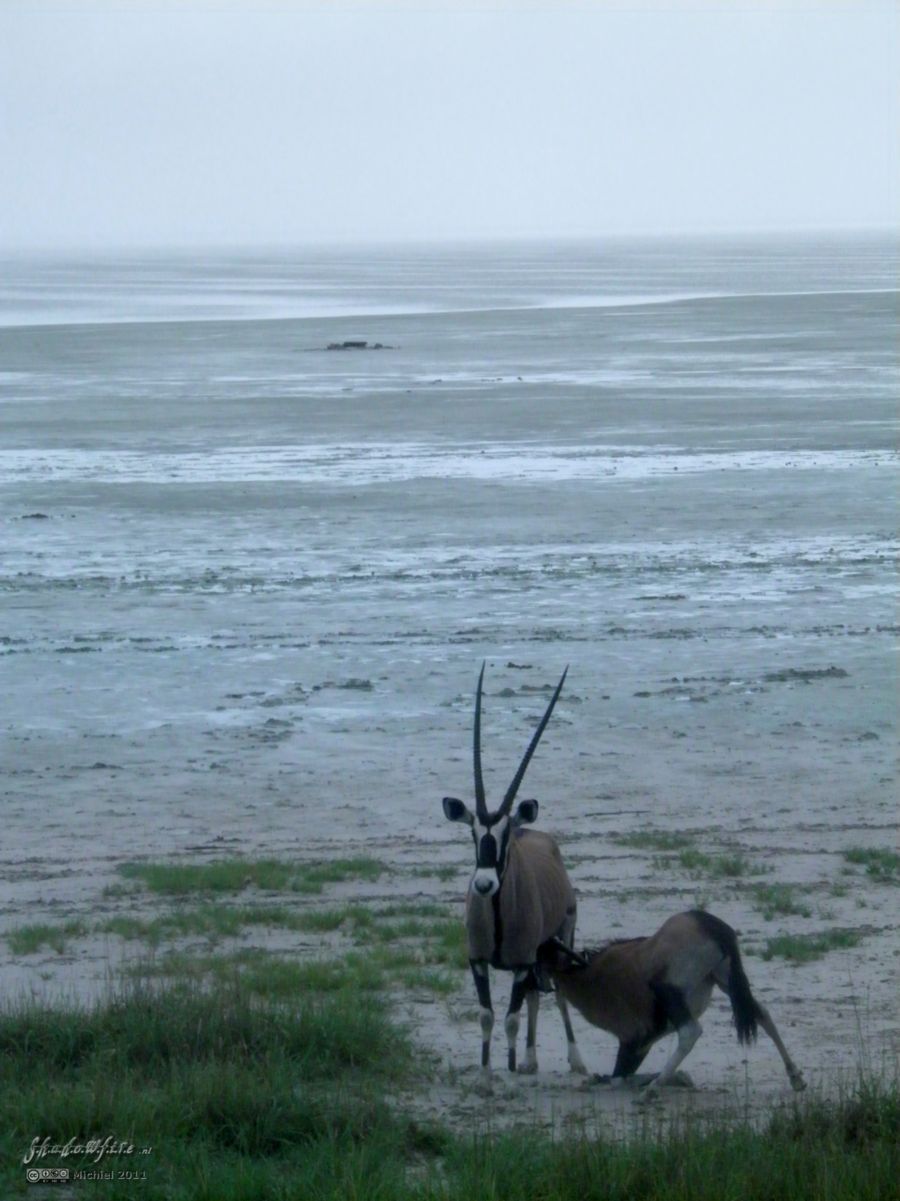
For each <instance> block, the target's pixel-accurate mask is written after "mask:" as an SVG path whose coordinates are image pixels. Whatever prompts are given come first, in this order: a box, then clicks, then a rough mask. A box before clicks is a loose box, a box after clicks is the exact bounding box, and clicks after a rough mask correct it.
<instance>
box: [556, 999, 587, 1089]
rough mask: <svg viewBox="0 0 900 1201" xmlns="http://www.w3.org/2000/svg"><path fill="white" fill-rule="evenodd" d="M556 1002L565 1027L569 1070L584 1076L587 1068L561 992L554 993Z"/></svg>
mask: <svg viewBox="0 0 900 1201" xmlns="http://www.w3.org/2000/svg"><path fill="white" fill-rule="evenodd" d="M556 1004H557V1005H558V1006H559V1012H560V1013H561V1014H562V1020H563V1025H564V1026H565V1028H566V1043H567V1046H568V1054H569V1071H571V1072H578V1074H579V1075H580V1076H586V1075H587V1074H588V1070H587V1068H586V1067H585V1065H584V1060H583V1059H582V1058H581V1052H580V1051H579V1050H578V1044H577V1043H576V1042H575V1032H574V1031H573V1029H572V1020H571V1018H570V1017H569V1007H568V1005H567V1004H566V999H565V997H564V996H563V995H562V993H559V992H558V993H557V994H556Z"/></svg>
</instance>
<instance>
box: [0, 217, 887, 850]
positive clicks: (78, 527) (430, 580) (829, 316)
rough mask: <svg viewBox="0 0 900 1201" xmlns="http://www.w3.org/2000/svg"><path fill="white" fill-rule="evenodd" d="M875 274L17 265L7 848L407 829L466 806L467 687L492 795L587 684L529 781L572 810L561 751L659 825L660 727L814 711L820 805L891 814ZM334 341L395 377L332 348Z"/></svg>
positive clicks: (643, 252)
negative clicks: (459, 800) (335, 809)
mask: <svg viewBox="0 0 900 1201" xmlns="http://www.w3.org/2000/svg"><path fill="white" fill-rule="evenodd" d="M895 264H896V246H895V244H892V243H889V242H887V241H885V240H884V239H877V238H857V239H850V240H846V239H845V240H840V239H835V238H832V239H821V238H820V239H805V240H793V241H791V240H788V239H775V240H768V241H766V240H753V241H744V242H727V241H696V242H689V241H682V242H677V243H676V242H671V243H668V242H664V241H654V242H635V243H629V242H616V243H613V244H611V245H609V246H603V245H590V246H586V245H579V244H574V243H573V244H563V245H550V246H540V245H529V246H522V247H516V246H512V245H510V246H496V247H491V246H485V247H460V248H447V247H443V248H431V249H429V248H419V249H409V248H406V249H402V250H401V249H397V248H393V249H392V248H381V249H373V250H370V251H364V250H354V251H338V250H335V251H331V252H328V251H317V252H315V253H312V252H310V253H302V252H298V251H290V252H284V253H275V252H272V253H270V254H265V255H256V256H250V255H247V256H233V255H232V256H229V255H224V254H223V255H209V256H205V257H202V258H201V257H199V256H189V255H169V256H163V255H158V256H146V257H137V256H132V257H129V258H125V257H122V258H118V259H113V258H109V259H105V260H90V261H89V260H75V259H72V260H66V261H62V260H54V259H50V258H45V259H42V260H39V261H25V260H16V261H14V262H7V263H6V264H4V268H5V269H4V272H3V279H4V281H5V282H4V283H3V285H2V290H0V326H2V328H0V429H2V440H0V505H2V561H0V592H2V598H3V627H2V630H0V659H2V667H3V677H4V688H3V690H2V693H0V729H2V731H3V736H4V743H5V747H4V755H3V782H2V797H0V804H2V810H3V814H4V825H5V831H6V839H7V841H6V847H7V851H6V854H5V855H4V858H5V859H6V860H7V862H8V863H9V862H12V861H14V860H17V859H20V858H21V857H23V856H26V855H33V856H35V857H37V858H38V859H40V858H42V857H43V856H45V855H47V854H50V857H51V858H54V857H55V856H57V855H63V854H64V851H63V848H64V847H65V846H66V845H67V844H68V843H71V841H72V840H73V839H74V840H76V841H79V855H78V857H79V860H83V862H84V863H85V864H86V865H87V864H90V863H101V862H104V861H105V860H106V859H107V858H108V857H110V856H113V857H115V856H121V855H125V854H129V853H136V852H142V851H146V852H148V853H150V852H156V851H159V850H161V849H178V848H180V847H183V846H187V845H188V844H189V843H191V841H192V840H193V841H196V839H197V837H201V838H202V837H204V836H206V835H209V836H210V837H213V836H217V835H221V836H227V837H231V836H234V837H237V838H239V839H242V840H249V841H250V842H255V843H258V844H259V845H270V844H272V845H277V844H279V843H280V842H281V840H283V839H284V838H286V837H288V838H291V839H294V840H296V841H297V843H298V844H299V845H301V846H304V845H313V844H315V843H316V842H317V840H325V841H328V840H329V839H330V840H332V842H335V841H336V842H340V841H341V840H342V839H347V840H353V839H355V838H358V837H360V836H361V835H362V836H376V835H379V836H384V837H390V836H393V835H394V834H395V833H397V832H399V831H408V830H410V829H411V823H413V824H414V825H416V826H421V828H422V829H423V830H425V829H427V828H428V827H429V826H430V824H431V821H430V819H431V818H432V817H436V815H437V811H436V809H435V802H436V799H437V798H439V796H440V795H441V793H442V792H443V791H448V790H449V791H461V792H462V793H463V795H466V794H467V790H468V789H469V787H470V783H469V779H468V771H469V769H468V759H467V756H468V751H467V746H468V740H469V738H470V733H469V721H470V712H471V693H472V688H473V685H474V680H475V676H476V674H477V669H478V665H479V664H480V662H481V659H482V658H484V657H487V658H488V659H489V660H491V662H492V665H493V666H492V669H491V672H490V673H489V676H488V706H489V712H488V714H487V716H486V721H489V722H490V723H491V729H492V733H491V738H492V739H493V742H492V752H491V753H492V754H494V756H495V759H496V761H497V769H496V770H497V771H498V772H499V773H504V772H507V771H511V770H512V765H513V762H514V760H515V758H516V756H517V754H518V753H519V748H520V745H521V743H522V741H523V739H524V738H525V737H526V736H527V731H528V728H529V725H530V723H531V722H532V721H534V720H536V716H537V713H538V712H539V710H540V705H541V703H542V702H541V696H542V693H541V689H542V688H544V687H546V686H547V685H549V683H550V682H552V681H554V680H555V679H556V678H557V677H558V675H559V673H560V672H561V670H562V668H563V666H564V665H565V664H566V663H567V662H571V664H572V668H571V672H570V677H569V684H568V687H567V691H566V693H565V694H564V697H563V701H562V702H561V705H560V709H559V716H558V719H556V720H555V725H554V729H553V731H552V732H551V733H548V735H547V740H548V744H549V745H550V746H553V747H555V748H556V750H555V752H554V754H552V755H551V754H550V753H549V752H548V753H547V754H546V758H547V760H548V761H549V762H548V766H547V768H546V769H543V768H542V767H540V766H539V764H540V760H541V756H539V757H538V760H537V761H536V764H535V768H533V769H532V772H533V773H534V775H535V777H536V779H535V784H534V787H535V788H537V789H538V790H544V791H546V790H547V789H548V788H549V789H551V790H552V788H553V787H554V782H555V775H554V767H553V761H554V757H555V759H556V763H557V769H559V768H558V765H559V757H560V756H564V757H565V759H566V765H565V774H566V778H567V780H570V781H571V787H572V788H573V789H574V790H575V793H576V795H575V798H574V801H573V805H572V809H573V812H580V811H581V808H582V806H580V798H581V797H583V796H591V795H595V794H596V791H597V776H596V769H597V763H596V762H595V761H594V760H591V762H590V763H586V764H584V768H585V770H584V771H582V772H581V774H580V775H579V766H580V765H579V762H578V758H577V756H578V755H579V754H581V755H582V756H586V755H588V756H589V755H595V756H599V757H601V758H602V756H603V755H604V754H606V753H608V754H610V755H611V754H613V751H612V750H610V749H609V748H610V747H612V746H619V750H620V754H621V755H623V756H625V758H628V757H631V758H632V762H631V763H622V764H621V767H620V769H619V770H620V777H621V779H620V784H621V783H622V782H624V781H628V782H629V784H630V786H631V787H632V788H633V789H635V790H636V791H638V792H640V791H641V790H642V789H643V790H644V791H647V790H649V794H650V797H651V804H652V805H653V806H655V807H656V809H657V811H658V812H659V813H661V814H663V815H664V814H665V808H666V805H667V804H668V803H669V802H668V801H667V799H666V795H660V793H659V792H657V791H655V790H656V789H657V783H656V781H657V780H661V779H664V778H665V777H666V774H667V773H668V775H669V776H670V777H671V779H672V780H673V781H675V785H674V786H673V792H674V793H675V794H677V793H678V787H677V781H678V778H679V772H681V773H682V776H683V779H682V785H683V787H684V788H688V787H689V786H690V782H691V779H692V776H693V774H694V768H693V765H692V764H691V762H690V758H689V757H686V753H685V751H684V749H683V748H675V749H673V747H672V746H671V745H670V742H671V739H672V738H674V737H675V735H676V734H677V735H678V736H679V738H680V739H682V740H683V741H686V745H687V746H689V747H691V748H692V750H693V751H694V753H695V754H696V753H700V752H701V750H702V753H704V754H707V755H709V756H712V757H714V756H715V755H716V754H721V751H720V749H718V748H720V747H721V745H722V742H723V740H725V743H726V744H727V745H729V746H731V747H735V746H744V747H748V746H750V745H752V744H753V743H758V740H759V738H760V737H763V738H764V739H768V740H769V741H770V742H771V744H772V748H771V750H772V753H771V757H770V763H771V764H775V763H780V762H781V760H780V759H779V754H778V752H777V745H778V736H777V735H776V734H773V733H772V731H773V730H774V729H776V728H777V727H778V726H779V722H781V721H782V720H783V721H785V722H786V721H788V720H790V721H796V722H800V723H804V722H805V723H807V724H809V725H811V724H812V722H813V719H814V720H815V721H817V722H819V723H821V725H822V733H821V740H824V741H828V739H829V737H830V736H831V735H833V738H832V747H836V746H837V745H838V741H839V739H844V738H855V737H857V736H858V737H860V738H864V737H867V736H869V735H871V736H872V738H871V742H870V745H866V746H865V747H864V750H866V753H867V756H868V757H865V756H864V757H863V758H862V759H859V761H858V762H857V760H854V761H853V762H852V763H849V762H848V763H847V765H846V767H845V769H841V768H840V767H839V766H838V765H837V763H832V764H831V770H832V771H836V772H838V778H836V779H834V778H833V779H832V780H831V782H830V787H831V788H836V789H837V791H838V793H841V792H843V793H847V794H850V793H852V794H853V795H854V796H857V795H858V793H859V790H860V789H861V788H865V789H867V790H868V791H867V792H866V796H868V797H869V798H870V799H871V803H872V805H873V806H875V807H876V808H877V807H878V806H880V805H881V804H883V803H884V801H885V798H886V796H887V795H888V792H889V785H888V784H887V778H888V771H889V768H888V766H887V760H888V756H887V753H886V745H887V743H888V741H889V736H890V731H891V720H892V719H891V708H890V699H889V698H890V688H891V683H892V676H893V673H892V668H891V660H890V655H891V648H892V645H893V641H894V634H895V627H894V622H895V610H894V607H893V606H894V601H893V587H894V581H895V576H894V572H895V568H896V562H897V549H898V544H897V540H896V534H895V520H894V519H895V509H894V503H893V497H892V488H893V486H894V485H895V483H896V467H897V459H896V451H895V432H896V428H895V411H894V402H895V398H896V389H897V364H896V358H895V355H894V352H893V348H892V344H891V339H892V328H893V324H894V321H895V316H896V292H895V291H894V288H895V282H896V272H895ZM353 337H361V338H365V339H368V340H369V342H372V343H374V342H375V341H380V342H383V343H384V344H385V345H386V347H387V348H386V349H383V350H378V351H375V350H367V351H355V352H354V351H348V352H340V353H337V352H329V351H326V350H324V349H322V348H323V347H325V346H326V345H327V344H328V343H329V342H331V341H339V340H343V339H345V338H353ZM831 669H835V673H837V674H831V675H829V674H828V673H829V671H830V670H831ZM785 671H789V672H790V671H793V672H797V673H800V674H799V675H796V676H786V677H783V678H782V679H780V680H779V679H777V678H776V677H777V675H778V673H779V672H782V673H783V672H785ZM803 673H806V675H804V674H803ZM810 673H811V674H810ZM801 685H802V687H801ZM798 688H799V690H800V692H801V693H803V694H804V695H799V696H798ZM498 693H499V694H500V696H499V699H495V694H498ZM788 693H790V694H791V695H790V696H788ZM535 694H537V695H535ZM813 694H815V696H814V695H813ZM710 702H714V704H712V705H711V704H710ZM704 706H705V707H706V711H707V713H708V712H709V710H710V709H712V708H713V707H714V708H715V710H716V717H715V720H712V719H711V718H710V717H708V716H707V717H706V719H705V720H704V721H699V720H698V718H697V714H698V713H700V712H701V711H703V708H704ZM760 723H762V724H760ZM566 725H568V726H569V727H570V728H569V729H568V730H566V728H565V727H566ZM838 727H840V733H839V734H836V733H835V730H837V728H838ZM857 727H858V729H857ZM600 731H602V737H598V732H600ZM629 731H631V734H630V735H629ZM673 731H674V733H673ZM848 731H849V732H848ZM829 732H830V733H829ZM629 739H630V740H629ZM603 740H606V742H605V743H604V741H603ZM698 740H699V745H698ZM604 748H605V749H604ZM679 756H681V758H679ZM635 758H636V759H637V762H635V761H634V759H635ZM838 758H839V756H838ZM647 760H654V761H656V767H655V768H654V769H653V771H651V770H650V768H649V767H648V763H647ZM722 766H723V769H724V768H725V767H726V766H727V764H724V763H723V765H722ZM769 770H774V768H771V769H768V768H767V769H764V770H763V772H762V780H763V782H762V783H760V785H759V794H760V797H762V796H764V795H766V794H767V793H768V792H769V791H770V790H771V787H772V780H771V779H768V780H767V779H766V776H767V772H768V771H769ZM779 770H783V765H782V767H781V768H780V769H779ZM841 770H844V771H845V775H844V776H843V777H841V776H840V772H841ZM448 775H449V777H450V778H447V776H448ZM651 777H652V780H653V783H650V782H649V781H650V779H651ZM497 780H498V785H497V786H498V787H499V786H500V783H499V775H498V777H497ZM879 781H881V782H880V783H879ZM667 792H668V790H667V789H662V793H664V794H665V793H667ZM810 795H812V782H811V783H810ZM323 800H325V801H327V803H328V804H329V805H335V804H338V803H340V804H341V805H347V806H349V808H348V809H346V810H345V811H344V817H343V819H342V825H341V828H340V829H336V828H335V827H334V826H332V825H329V824H328V823H327V822H326V823H325V825H324V826H322V825H321V820H322V819H321V807H322V805H323ZM672 803H673V804H674V801H673V802H672ZM747 803H748V801H747V795H746V790H745V789H743V788H738V787H734V788H732V789H729V788H728V787H722V788H721V789H720V791H719V793H718V794H717V804H718V806H719V810H720V812H721V813H722V814H724V816H725V819H726V820H732V819H733V818H735V819H736V815H737V814H738V813H743V812H744V811H745V809H746V806H747ZM243 806H246V812H245V811H244V809H243V808H242V807H243ZM423 806H424V808H423ZM238 813H240V814H241V817H240V819H239V818H238V816H237V814H238ZM251 814H252V818H251V816H250V815H251ZM424 814H428V821H425V822H424V824H423V815H424ZM38 819H39V820H38ZM86 829H89V830H90V831H91V834H90V837H89V839H87V840H85V839H84V838H83V834H84V831H85V830H86ZM50 831H54V832H55V834H53V835H51V834H50V833H49V832H50ZM366 832H367V833H366ZM434 833H435V835H436V836H443V833H444V832H443V831H442V830H440V829H438V828H436V829H435V831H434ZM448 833H449V832H448ZM429 836H430V831H429ZM52 848H55V850H53V849H52ZM51 851H52V853H51Z"/></svg>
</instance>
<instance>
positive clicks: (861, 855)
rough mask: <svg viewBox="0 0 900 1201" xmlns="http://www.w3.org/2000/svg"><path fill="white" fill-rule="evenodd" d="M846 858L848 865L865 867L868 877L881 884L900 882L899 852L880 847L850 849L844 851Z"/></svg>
mask: <svg viewBox="0 0 900 1201" xmlns="http://www.w3.org/2000/svg"><path fill="white" fill-rule="evenodd" d="M844 858H845V859H846V860H847V862H848V863H853V864H857V865H859V866H860V867H864V868H865V869H866V875H867V876H871V877H872V879H873V880H876V881H877V882H878V883H879V884H896V883H898V880H900V854H898V853H897V851H891V850H888V849H886V848H878V847H850V849H849V850H847V851H844Z"/></svg>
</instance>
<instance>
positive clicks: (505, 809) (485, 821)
mask: <svg viewBox="0 0 900 1201" xmlns="http://www.w3.org/2000/svg"><path fill="white" fill-rule="evenodd" d="M484 668H485V664H484V663H482V665H481V672H480V673H479V676H478V689H477V691H476V693H475V736H474V748H473V749H474V757H475V812H476V815H477V817H478V820H479V821H480V822H481V824H482V825H483V826H492V825H494V823H495V822H498V821H499V820H500V819H501V818H502V817H506V816H508V814H509V812H510V810H511V809H512V803H513V801H514V800H515V799H516V793H517V792H518V791H519V785H520V784H521V783H522V780H523V779H524V776H525V772H526V770H527V768H528V764H529V763H530V762H531V756H532V755H533V754H534V752H535V751H536V750H537V745H538V743H539V742H540V740H541V735H542V734H543V732H544V730H545V729H546V726H547V722H548V721H549V720H550V714H551V713H552V712H553V708H554V706H555V705H556V702H557V701H558V700H559V694H560V693H561V692H562V687H563V684H564V683H565V682H566V676H567V674H568V671H569V669H568V667H566V670H565V671H564V672H563V673H562V676H561V678H560V681H559V683H558V684H557V685H556V691H555V692H554V693H553V696H552V697H551V698H550V704H549V705H548V706H547V710H546V712H545V713H544V716H543V717H542V718H541V720H540V724H539V725H538V728H537V729H536V730H535V732H534V735H533V737H532V739H531V742H530V743H529V744H528V749H527V750H526V752H525V754H524V756H523V757H522V762H521V763H520V764H519V770H518V771H517V772H516V774H515V775H514V776H513V780H512V783H511V784H510V786H509V788H507V790H506V796H505V797H504V798H503V801H502V803H501V805H500V808H499V809H497V810H496V812H494V813H490V812H489V811H488V807H487V799H486V797H485V792H484V778H483V776H482V774H481V689H482V684H483V682H484Z"/></svg>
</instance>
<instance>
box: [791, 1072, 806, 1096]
mask: <svg viewBox="0 0 900 1201" xmlns="http://www.w3.org/2000/svg"><path fill="white" fill-rule="evenodd" d="M791 1088H792V1089H793V1090H794V1092H795V1093H802V1092H803V1090H804V1089H805V1088H806V1081H805V1080H804V1079H803V1076H802V1074H801V1073H800V1072H798V1073H797V1075H796V1076H791Z"/></svg>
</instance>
